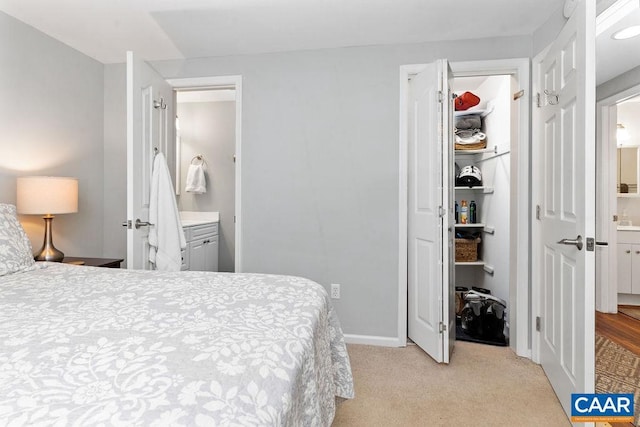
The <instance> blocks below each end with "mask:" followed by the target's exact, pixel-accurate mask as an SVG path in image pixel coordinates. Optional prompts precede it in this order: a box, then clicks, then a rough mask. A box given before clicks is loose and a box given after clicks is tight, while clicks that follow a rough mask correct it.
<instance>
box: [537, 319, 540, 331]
mask: <svg viewBox="0 0 640 427" xmlns="http://www.w3.org/2000/svg"><path fill="white" fill-rule="evenodd" d="M536 331H538V332H540V316H536Z"/></svg>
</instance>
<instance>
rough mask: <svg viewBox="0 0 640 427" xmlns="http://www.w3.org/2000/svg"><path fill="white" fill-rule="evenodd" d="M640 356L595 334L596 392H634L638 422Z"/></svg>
mask: <svg viewBox="0 0 640 427" xmlns="http://www.w3.org/2000/svg"><path fill="white" fill-rule="evenodd" d="M639 392H640V358H638V357H637V356H636V355H635V354H633V353H632V352H630V351H629V350H627V349H626V348H624V347H622V346H621V345H619V344H616V343H614V342H613V341H611V340H608V339H607V338H605V337H603V336H601V335H598V334H596V393H634V397H635V399H634V400H635V402H634V408H635V412H636V413H635V422H634V424H635V425H636V426H637V425H639V423H640V408H638V405H639V404H640V401H639V399H638V398H639V396H640V393H639Z"/></svg>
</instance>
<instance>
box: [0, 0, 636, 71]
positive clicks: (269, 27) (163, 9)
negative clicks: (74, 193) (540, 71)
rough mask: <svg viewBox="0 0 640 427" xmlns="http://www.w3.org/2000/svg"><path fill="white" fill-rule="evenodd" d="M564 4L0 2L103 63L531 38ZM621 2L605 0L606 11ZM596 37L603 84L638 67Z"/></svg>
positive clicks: (629, 44)
mask: <svg viewBox="0 0 640 427" xmlns="http://www.w3.org/2000/svg"><path fill="white" fill-rule="evenodd" d="M563 3H564V0H517V1H514V0H483V1H478V0H456V1H451V0H268V1H265V0H0V11H3V12H5V13H7V14H9V15H12V16H14V17H15V18H17V19H19V20H21V21H23V22H25V23H27V24H29V25H31V26H33V27H35V28H37V29H39V30H40V31H42V32H44V33H46V34H48V35H50V36H51V37H54V38H56V39H58V40H60V41H62V42H63V43H66V44H67V45H69V46H71V47H73V48H75V49H77V50H79V51H80V52H83V53H84V54H86V55H88V56H90V57H92V58H95V59H97V60H98V61H100V62H103V63H119V62H124V61H125V55H126V51H127V50H133V51H134V52H136V53H137V54H138V55H139V56H140V57H142V58H144V59H146V60H150V61H153V60H164V59H178V58H195V57H205V56H224V55H243V54H258V53H268V52H282V51H294V50H307V49H320V48H336V47H348V46H367V45H385V44H397V43H417V42H427V41H439V40H462V39H472V38H480V37H494V36H512V35H530V34H532V33H533V32H534V31H535V30H536V29H537V28H538V27H539V26H540V25H542V24H543V23H544V22H545V21H546V20H547V19H548V18H549V17H550V16H551V14H552V13H553V12H554V11H556V10H558V9H559V8H560V7H561V6H562V5H563ZM612 3H614V0H598V6H599V8H600V9H602V8H604V7H607V6H608V5H610V4H612ZM630 22H635V23H636V24H638V23H640V10H638V11H636V12H634V13H633V14H632V15H630V16H628V17H626V18H625V22H624V23H620V24H618V25H617V26H614V27H612V28H610V29H609V30H608V31H607V32H605V33H603V34H602V35H601V36H600V37H598V40H597V64H598V66H597V73H598V75H597V81H598V83H602V82H604V81H606V80H609V79H610V78H612V77H614V76H616V75H618V74H621V73H622V72H624V71H627V70H629V69H631V68H633V67H635V66H637V65H639V64H640V53H639V52H640V37H636V38H634V39H631V40H626V41H614V40H612V39H611V37H610V36H611V34H612V33H613V32H615V31H616V30H617V29H618V28H619V27H621V26H623V25H628V24H629V23H630Z"/></svg>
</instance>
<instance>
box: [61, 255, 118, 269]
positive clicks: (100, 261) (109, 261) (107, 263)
mask: <svg viewBox="0 0 640 427" xmlns="http://www.w3.org/2000/svg"><path fill="white" fill-rule="evenodd" d="M122 261H124V259H117V258H85V257H73V256H66V257H64V259H63V260H62V262H63V263H65V264H78V265H87V266H89V267H106V268H120V263H121V262H122Z"/></svg>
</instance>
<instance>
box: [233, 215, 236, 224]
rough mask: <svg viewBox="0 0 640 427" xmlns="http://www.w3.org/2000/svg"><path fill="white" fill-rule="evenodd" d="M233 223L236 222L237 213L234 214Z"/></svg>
mask: <svg viewBox="0 0 640 427" xmlns="http://www.w3.org/2000/svg"><path fill="white" fill-rule="evenodd" d="M233 223H234V224H235V223H236V216H235V215H234V216H233Z"/></svg>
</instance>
